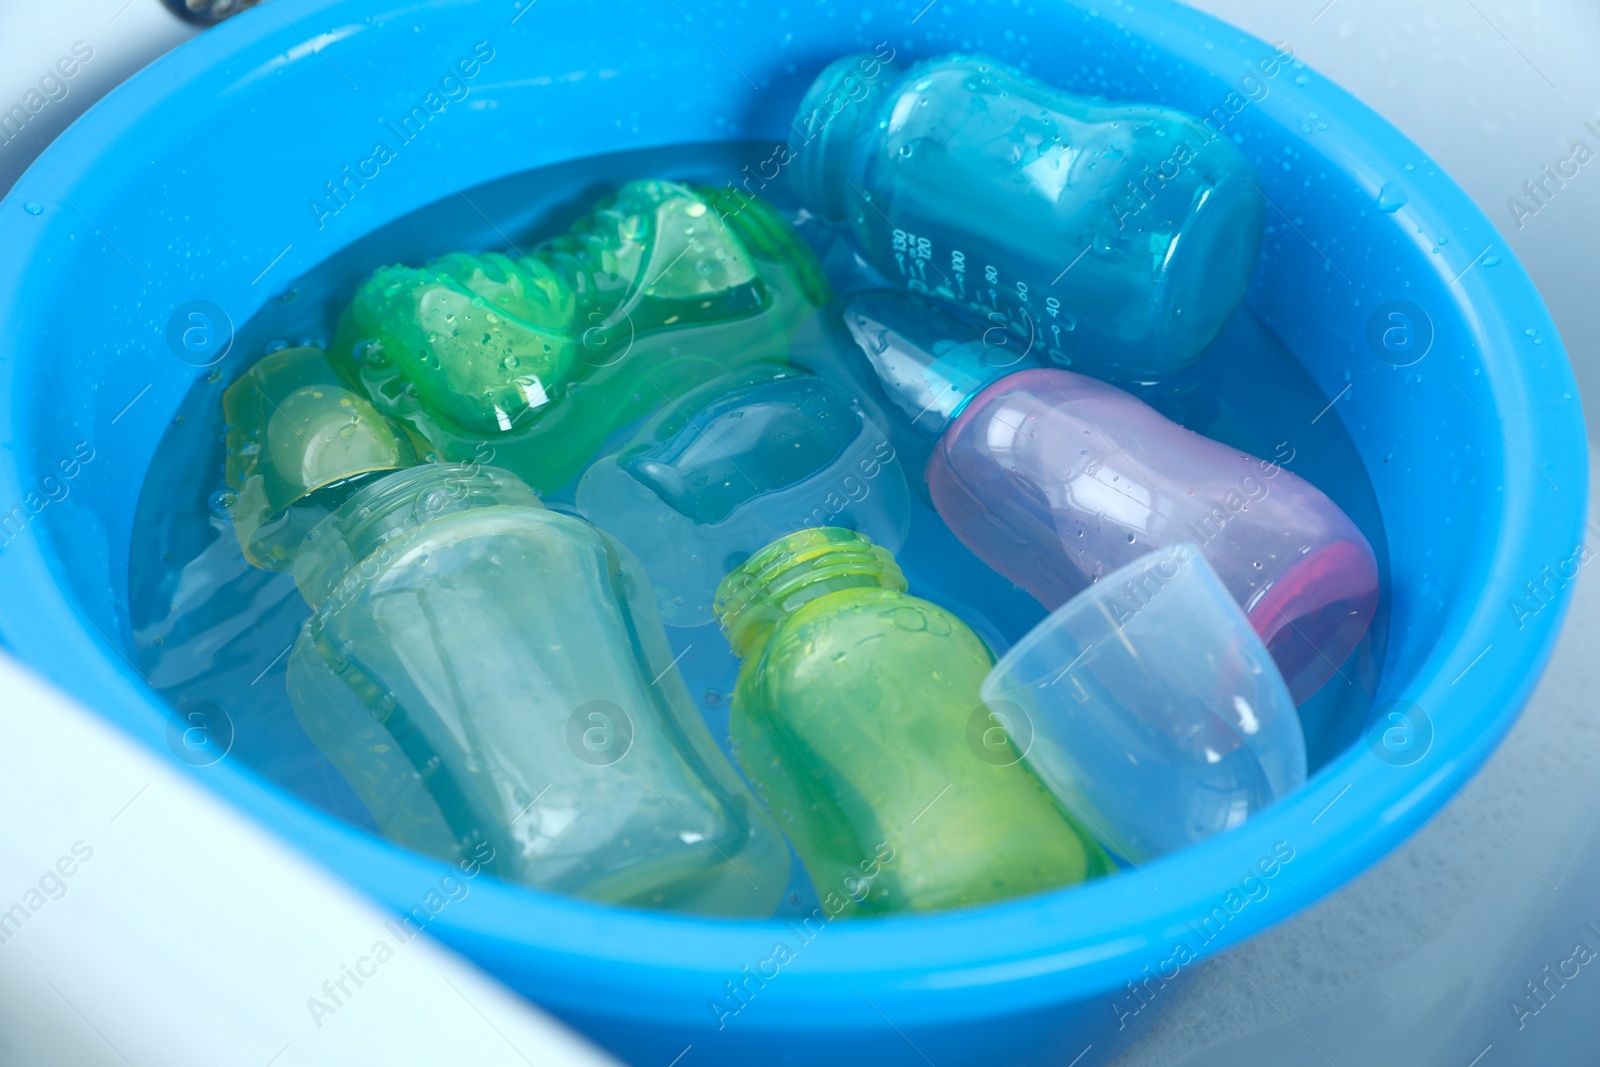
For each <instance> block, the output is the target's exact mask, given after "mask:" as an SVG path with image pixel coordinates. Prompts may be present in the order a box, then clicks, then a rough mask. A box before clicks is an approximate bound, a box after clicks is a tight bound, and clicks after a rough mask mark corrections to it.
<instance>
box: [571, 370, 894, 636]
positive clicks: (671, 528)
mask: <svg viewBox="0 0 1600 1067" xmlns="http://www.w3.org/2000/svg"><path fill="white" fill-rule="evenodd" d="M919 470H920V468H919ZM577 505H578V510H579V511H580V512H582V514H583V515H584V517H585V518H587V519H589V521H591V522H593V523H594V524H595V525H596V526H599V527H600V528H601V529H602V530H605V531H606V532H607V533H609V534H611V535H612V536H614V537H616V538H617V540H619V541H621V542H622V543H623V544H624V545H626V546H627V547H628V548H629V549H631V550H632V551H633V554H634V555H635V556H636V557H638V559H639V561H640V563H642V564H643V565H644V569H645V572H646V573H647V574H649V575H650V578H651V580H652V581H653V582H654V583H655V590H656V596H657V599H658V601H659V605H660V608H661V617H662V620H663V621H664V622H666V624H667V625H668V626H699V625H702V624H706V623H710V622H711V621H713V619H712V612H711V607H712V598H713V597H714V595H715V594H716V590H717V584H718V583H719V582H720V581H721V580H722V578H723V577H724V576H726V575H727V573H728V572H729V571H731V570H733V569H734V568H735V567H737V566H738V565H739V564H741V563H743V562H744V561H745V560H746V559H748V558H750V556H751V555H753V554H754V553H755V552H756V551H757V550H758V549H761V548H763V547H765V546H766V545H768V544H769V543H771V542H772V541H774V540H775V539H777V538H778V537H781V536H782V535H784V534H786V533H793V532H795V531H797V530H803V529H806V528H808V527H812V526H822V525H829V526H843V527H847V528H849V529H853V530H858V531H860V532H861V533H864V534H866V535H867V536H868V537H870V538H871V539H872V540H873V541H874V542H875V543H877V544H881V545H884V546H885V547H887V548H888V549H889V551H891V552H892V551H895V550H896V549H898V548H899V547H900V545H901V544H902V543H904V541H905V537H906V528H907V526H908V524H909V522H910V499H909V495H908V494H907V492H906V479H905V475H904V474H903V473H902V471H901V466H900V464H899V463H898V462H897V461H896V457H895V452H894V449H893V447H892V446H891V445H890V444H889V442H888V440H887V438H885V437H884V434H883V431H882V430H881V429H880V428H879V426H878V424H877V423H876V422H875V421H874V420H873V419H871V418H869V417H868V416H867V414H866V412H865V411H864V410H863V409H862V407H861V405H860V404H859V403H858V402H857V401H856V400H855V399H854V398H853V397H849V396H846V395H845V394H844V393H842V392H840V391H839V390H838V389H836V388H835V387H834V386H832V385H830V384H829V383H828V382H826V381H824V380H823V379H821V378H818V377H815V376H813V375H810V374H806V373H805V372H803V371H799V370H794V369H792V368H789V367H784V366H780V365H778V364H773V363H752V364H750V365H749V366H746V367H743V368H741V369H739V370H736V371H731V372H729V373H728V374H725V375H723V376H722V377H720V378H718V379H716V380H715V381H712V382H709V383H707V384H706V385H703V386H701V387H700V388H699V389H696V390H694V391H693V392H691V393H689V394H688V395H687V396H685V397H683V398H682V399H681V400H679V401H677V402H676V403H674V404H672V405H670V406H667V407H664V408H663V409H662V410H661V411H660V412H659V413H657V414H656V416H655V417H654V418H652V419H651V420H650V421H649V422H648V423H646V424H645V426H644V427H643V428H642V429H641V430H640V431H639V432H638V434H637V435H636V436H635V437H634V439H633V441H632V443H630V444H629V445H627V446H626V447H624V448H623V449H622V451H620V452H618V453H616V454H615V455H611V456H607V457H605V458H604V459H601V460H599V461H597V462H596V463H595V464H594V465H593V466H591V467H590V468H589V469H588V470H587V471H585V472H584V475H583V479H582V481H580V482H579V483H578V493H577Z"/></svg>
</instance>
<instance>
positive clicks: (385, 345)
mask: <svg viewBox="0 0 1600 1067" xmlns="http://www.w3.org/2000/svg"><path fill="white" fill-rule="evenodd" d="M826 297H827V282H826V280H825V279H824V278H823V276H822V273H821V268H820V267H819V266H818V265H817V263H816V260H815V257H813V256H812V254H811V252H810V250H809V249H808V248H807V247H806V246H805V243H804V242H803V241H801V240H800V239H799V238H798V237H797V236H796V235H795V233H794V231H793V229H792V228H791V227H790V226H789V225H788V223H787V222H785V221H784V220H783V218H782V217H780V216H779V215H778V214H777V213H776V212H775V211H774V210H773V209H772V208H771V207H770V206H768V205H767V204H765V203H764V202H762V201H759V200H753V199H739V198H734V197H733V194H731V193H729V192H728V191H726V190H722V191H718V190H713V189H691V188H689V187H687V186H683V185H678V184H675V183H673V182H665V181H635V182H629V183H628V184H626V185H624V186H623V187H622V188H621V189H620V190H619V191H618V192H617V194H616V195H615V196H614V197H613V198H611V199H610V200H608V201H606V202H605V203H603V204H601V205H600V206H599V207H598V208H596V209H595V210H594V211H593V212H591V213H590V214H588V215H586V216H584V217H583V218H581V219H579V220H578V221H577V222H576V223H575V224H574V225H573V227H572V228H571V230H570V231H569V232H568V233H566V234H564V235H563V236H561V237H558V238H556V239H554V240H551V241H549V242H546V243H545V244H544V245H541V246H540V247H539V248H537V249H535V250H534V252H533V253H532V254H531V255H529V256H526V257H523V256H517V257H511V256H506V255H502V254H500V253H495V252H491V253H486V254H483V255H470V254H467V253H464V252H457V253H451V254H449V255H446V256H441V257H440V258H438V259H435V260H433V261H432V262H430V263H428V264H427V265H426V266H424V267H421V268H410V267H385V268H383V269H381V270H379V271H377V272H376V273H375V274H373V275H372V277H371V278H369V279H368V280H367V281H366V282H365V283H364V284H363V285H362V286H361V288H360V289H359V290H358V291H357V292H356V294H355V297H354V298H353V299H352V300H351V302H350V305H349V307H348V308H347V309H346V310H345V312H344V315H343V317H342V318H341V320H340V324H339V329H338V332H337V334H336V336H335V339H334V343H333V345H332V348H331V351H332V352H333V354H334V355H335V357H336V358H338V359H340V360H342V361H344V365H345V366H346V367H348V369H349V373H350V374H351V377H352V378H353V379H358V380H359V381H360V383H361V384H362V386H363V388H364V389H365V390H366V392H367V394H368V395H369V396H371V397H372V399H373V402H374V403H375V404H377V406H378V407H379V408H380V409H381V410H383V411H384V412H385V413H386V414H388V415H389V416H391V417H392V418H394V419H396V420H398V421H400V422H402V423H404V424H405V425H406V426H408V427H409V428H411V430H412V431H413V432H415V433H416V434H417V435H418V436H419V437H420V438H422V439H424V440H426V441H427V442H428V443H429V445H430V446H431V447H432V449H433V450H434V451H435V452H436V453H437V454H438V455H439V456H440V457H442V458H445V459H451V460H463V461H464V460H469V459H474V458H477V459H479V460H480V461H481V460H482V458H483V456H484V454H485V453H484V451H483V447H484V446H485V445H487V446H488V447H489V448H491V449H492V450H493V451H492V457H493V461H494V462H495V463H496V464H497V465H499V466H502V467H504V468H506V469H508V470H510V471H512V472H514V473H515V474H517V475H518V476H519V477H521V478H522V479H523V480H524V481H526V482H527V483H528V484H530V485H532V486H533V487H534V488H536V489H540V490H549V489H553V488H556V487H557V486H560V485H562V484H564V483H565V482H567V481H568V480H569V479H570V478H571V477H572V476H573V475H575V474H576V473H577V472H578V471H579V470H580V469H581V468H582V466H583V464H584V463H585V462H586V461H588V460H589V459H590V458H591V457H592V456H593V454H594V451H595V448H596V447H597V446H598V445H599V444H600V442H601V441H603V440H604V438H605V437H606V435H607V434H609V433H610V432H611V431H612V430H614V429H615V428H617V427H619V426H622V425H625V424H626V423H628V422H630V421H632V420H633V419H636V418H639V417H641V416H643V415H645V414H646V413H648V412H649V411H652V410H654V409H655V408H657V407H659V406H660V405H661V404H663V403H665V402H670V401H672V400H674V399H676V398H677V397H679V396H681V395H682V394H683V393H685V392H687V391H688V390H690V389H692V388H694V387H695V386H697V385H700V384H701V383H703V382H705V381H707V380H709V379H710V378H712V377H715V376H716V375H717V374H720V373H722V372H724V371H726V370H729V369H731V368H734V367H738V366H740V365H742V364H745V363H750V362H754V361H757V360H767V361H779V362H781V361H783V359H784V358H785V355H786V353H787V349H788V340H789V336H790V334H791V333H792V331H793V330H794V328H795V326H796V325H797V324H798V323H799V322H800V321H801V320H802V319H803V318H804V316H805V315H806V314H807V313H808V312H809V310H810V309H811V308H812V307H813V306H814V305H816V304H817V303H819V302H821V301H823V300H825V299H826Z"/></svg>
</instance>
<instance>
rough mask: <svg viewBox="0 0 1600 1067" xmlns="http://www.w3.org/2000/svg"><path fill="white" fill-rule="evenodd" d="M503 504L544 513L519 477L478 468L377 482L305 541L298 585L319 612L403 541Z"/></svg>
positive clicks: (419, 470)
mask: <svg viewBox="0 0 1600 1067" xmlns="http://www.w3.org/2000/svg"><path fill="white" fill-rule="evenodd" d="M503 505H510V506H519V507H533V508H542V507H543V506H544V505H543V503H541V502H540V500H539V497H538V495H537V494H536V493H534V491H533V490H532V489H530V488H528V486H527V485H526V484H525V483H523V482H522V481H521V480H520V479H518V478H517V477H516V476H514V475H512V474H509V473H507V472H506V471H503V470H500V469H499V468H498V467H483V466H479V465H477V464H475V463H470V464H469V463H425V464H423V465H421V466H419V467H412V468H410V469H408V470H403V471H399V472H397V473H395V474H391V475H388V476H387V477H384V478H380V479H379V480H377V481H375V482H373V483H372V484H370V485H367V486H365V487H364V488H362V489H360V490H358V491H357V492H355V493H353V494H352V495H351V496H350V498H349V499H348V500H346V501H345V502H344V503H343V504H341V505H339V507H338V508H337V509H336V510H335V511H334V512H333V513H332V514H331V515H329V516H328V517H327V518H325V519H323V520H322V521H321V522H320V523H318V524H317V525H316V527H314V528H313V529H312V531H311V532H310V534H308V535H307V539H306V544H305V546H304V547H303V548H302V549H301V550H300V552H299V554H298V555H297V556H296V557H295V564H294V581H295V585H297V586H298V587H299V588H300V593H301V595H302V596H304V597H305V598H306V602H307V603H308V604H310V605H311V607H312V609H313V610H315V609H316V608H318V607H320V606H321V605H322V603H323V602H324V601H326V600H327V599H328V597H329V596H331V595H332V594H333V591H334V590H335V589H337V588H338V586H339V583H340V582H341V581H343V580H344V577H345V575H346V574H348V573H349V572H350V571H351V570H352V569H353V568H355V567H356V566H357V565H358V564H361V563H363V562H365V561H366V560H367V559H369V558H371V557H373V556H374V555H376V554H377V553H378V552H379V551H380V550H381V549H382V548H383V546H384V545H386V544H388V543H389V542H390V541H393V540H394V539H395V538H397V537H399V536H400V535H401V534H404V533H406V532H408V531H410V530H414V529H416V528H417V527H419V526H422V525H424V524H426V523H430V522H434V521H435V520H438V519H442V518H444V517H445V516H447V515H452V514H455V513H457V512H462V511H470V510H471V509H473V508H486V507H496V506H503Z"/></svg>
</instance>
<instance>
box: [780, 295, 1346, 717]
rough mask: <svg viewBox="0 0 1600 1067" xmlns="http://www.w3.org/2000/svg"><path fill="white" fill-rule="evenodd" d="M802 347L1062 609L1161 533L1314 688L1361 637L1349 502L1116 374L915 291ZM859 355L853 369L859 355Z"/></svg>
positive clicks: (836, 314)
mask: <svg viewBox="0 0 1600 1067" xmlns="http://www.w3.org/2000/svg"><path fill="white" fill-rule="evenodd" d="M828 321H829V322H830V323H831V324H832V325H831V327H830V329H831V337H830V340H829V342H827V343H819V344H815V345H808V346H807V347H806V349H805V350H804V355H803V356H797V359H800V360H801V361H803V362H806V363H807V364H808V365H815V366H817V367H818V368H821V369H824V370H826V369H830V368H834V367H840V368H844V369H843V370H842V371H841V373H847V374H849V375H850V378H851V380H852V381H854V382H857V383H859V388H860V389H861V391H862V394H863V396H864V397H865V399H866V402H867V403H868V404H869V405H870V406H872V408H873V409H874V410H875V411H877V412H880V413H881V414H882V417H883V418H884V419H885V421H886V423H887V424H889V425H891V426H892V427H893V429H892V430H891V440H892V441H893V442H894V444H895V446H896V447H897V448H898V449H899V450H900V451H901V453H902V454H903V455H904V457H905V458H904V460H903V462H905V463H906V465H907V466H908V467H909V466H910V465H911V464H912V463H914V462H916V461H917V460H919V459H921V457H923V456H926V457H927V459H926V461H925V462H926V465H925V467H924V477H925V479H926V488H927V492H928V494H929V497H930V499H931V501H932V503H933V505H934V507H935V508H936V509H937V510H938V512H939V515H940V517H942V518H943V519H944V521H945V523H946V524H948V525H949V527H950V529H951V530H952V531H954V532H955V534H956V536H957V537H959V538H960V539H961V540H962V542H963V543H964V544H966V546H967V547H968V548H970V549H972V551H973V552H974V553H976V554H977V555H978V556H979V557H980V558H982V559H983V560H984V562H986V563H988V564H989V566H991V567H993V568H994V569H995V570H997V571H999V572H1000V573H1001V574H1003V575H1005V576H1006V577H1007V578H1009V579H1010V580H1011V581H1013V582H1015V583H1016V584H1017V585H1019V586H1021V587H1022V588H1023V589H1026V590H1027V591H1028V592H1030V593H1032V594H1033V595H1034V596H1035V597H1037V598H1038V599H1039V600H1040V601H1041V602H1042V603H1043V604H1044V605H1045V606H1046V607H1048V608H1051V609H1052V610H1053V609H1055V608H1057V607H1059V606H1060V605H1062V604H1064V603H1066V602H1067V601H1068V600H1070V599H1071V598H1072V597H1073V595H1074V594H1076V593H1078V592H1079V591H1080V590H1082V589H1083V588H1084V587H1085V586H1087V585H1089V584H1090V583H1091V582H1093V581H1095V580H1097V579H1099V578H1101V577H1104V576H1105V575H1107V574H1109V573H1111V572H1112V571H1114V570H1116V569H1118V568H1119V567H1122V566H1124V565H1126V564H1129V563H1131V562H1133V561H1134V560H1135V559H1138V558H1139V557H1141V556H1144V555H1145V554H1146V553H1149V552H1153V551H1155V550H1156V549H1158V548H1164V547H1167V546H1169V545H1174V544H1179V543H1182V542H1191V543H1193V544H1195V545H1197V546H1199V549H1200V552H1201V553H1202V554H1203V555H1204V556H1205V558H1206V560H1207V562H1209V563H1210V564H1211V566H1212V568H1213V569H1215V571H1216V572H1217V574H1218V575H1219V576H1220V577H1221V579H1222V581H1223V584H1224V585H1225V586H1226V587H1227V588H1228V591H1229V592H1230V593H1232V594H1233V596H1234V598H1235V599H1237V600H1238V602H1239V604H1240V606H1241V607H1242V608H1243V609H1244V610H1245V613H1246V615H1247V616H1248V617H1249V619H1250V622H1251V624H1252V625H1253V626H1254V627H1255V630H1256V632H1257V633H1258V634H1259V635H1260V637H1261V639H1262V641H1263V643H1264V644H1265V645H1266V646H1267V649H1268V651H1269V652H1271V654H1272V657H1273V660H1274V661H1275V662H1276V663H1277V665H1278V668H1279V670H1281V671H1282V672H1283V676H1284V678H1285V679H1286V680H1287V681H1288V683H1289V691H1290V693H1291V694H1292V695H1293V697H1294V700H1295V702H1296V703H1301V702H1303V701H1305V700H1306V699H1307V698H1308V697H1310V696H1311V694H1312V693H1314V692H1316V691H1317V689H1319V688H1320V687H1321V686H1322V685H1323V683H1325V682H1326V681H1328V679H1329V678H1331V677H1333V675H1334V672H1335V671H1336V670H1338V668H1339V667H1340V666H1341V665H1342V664H1343V663H1344V660H1345V659H1346V657H1348V656H1349V654H1350V653H1351V651H1352V650H1354V648H1355V646H1356V643H1357V642H1358V641H1359V640H1360V638H1361V635H1362V633H1363V632H1365V630H1366V628H1367V625H1368V623H1369V622H1371V620H1372V614H1373V612H1374V611H1375V610H1376V607H1377V601H1378V567H1377V560H1376V558H1375V556H1374V555H1373V552H1372V547H1371V546H1370V545H1369V544H1368V542H1367V539H1366V537H1365V536H1364V535H1363V534H1362V533H1361V531H1360V530H1359V529H1358V528H1357V527H1356V525H1355V523H1353V522H1352V521H1351V520H1350V518H1349V516H1347V515H1345V513H1344V512H1343V511H1341V510H1340V509H1339V507H1338V505H1336V504H1334V503H1333V501H1331V500H1329V499H1328V498H1327V497H1326V496H1325V495H1323V493H1322V492H1321V491H1319V490H1318V489H1317V488H1316V487H1315V486H1313V485H1311V484H1310V483H1309V482H1307V481H1305V480H1304V479H1302V478H1300V477H1299V476H1297V475H1295V474H1291V473H1290V472H1289V471H1287V470H1285V469H1283V468H1282V467H1280V466H1278V465H1277V464H1276V463H1271V462H1267V461H1264V460H1258V459H1255V458H1253V457H1251V456H1248V455H1245V454H1243V453H1241V452H1239V451H1237V450H1235V449H1232V448H1229V447H1228V446H1227V445H1224V444H1222V443H1220V442H1218V441H1213V440H1211V439H1210V438H1207V437H1203V436H1201V435H1200V434H1197V433H1194V432H1193V431H1191V430H1187V429H1185V428H1184V427H1182V426H1179V425H1178V424H1177V423H1174V422H1172V421H1170V420H1169V419H1167V418H1166V417H1165V416H1163V415H1162V414H1160V413H1159V412H1157V411H1156V410H1155V409H1154V408H1152V407H1150V406H1149V405H1148V404H1146V403H1144V402H1143V401H1142V400H1139V399H1137V398H1136V397H1133V396H1131V395H1129V394H1128V393H1126V392H1123V391H1122V390H1121V389H1117V388H1116V387H1114V386H1111V385H1107V384H1105V383H1103V382H1099V381H1096V380H1094V379H1093V378H1088V377H1085V376H1084V375H1081V374H1075V373H1073V372H1072V371H1069V370H1063V369H1061V368H1059V367H1048V366H1041V365H1040V364H1039V361H1038V360H1037V359H1036V358H1035V357H1036V355H1037V353H1024V352H1023V351H1022V350H1021V349H1019V348H1018V347H1017V346H1016V345H1015V339H1014V338H1009V337H1008V336H1004V335H986V334H985V333H984V328H983V326H982V325H981V324H976V323H972V322H968V321H963V320H962V319H960V318H958V317H956V316H954V315H951V314H948V313H946V312H943V311H942V310H941V309H939V308H936V307H933V306H932V305H930V304H929V302H928V301H926V300H923V299H921V298H919V297H917V296H915V295H914V294H900V293H894V292H883V291H879V292H870V293H863V294H861V295H859V296H856V297H853V298H852V299H850V300H848V301H845V302H844V303H843V304H842V305H839V306H836V307H835V308H833V309H831V312H830V315H829V317H828ZM852 364H853V367H851V365H852Z"/></svg>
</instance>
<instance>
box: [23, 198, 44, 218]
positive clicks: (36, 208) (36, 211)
mask: <svg viewBox="0 0 1600 1067" xmlns="http://www.w3.org/2000/svg"><path fill="white" fill-rule="evenodd" d="M22 210H24V211H26V212H27V213H28V214H30V215H43V214H44V205H43V204H36V203H34V202H33V201H32V200H29V201H28V202H27V203H26V204H23V205H22Z"/></svg>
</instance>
